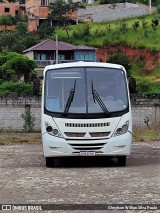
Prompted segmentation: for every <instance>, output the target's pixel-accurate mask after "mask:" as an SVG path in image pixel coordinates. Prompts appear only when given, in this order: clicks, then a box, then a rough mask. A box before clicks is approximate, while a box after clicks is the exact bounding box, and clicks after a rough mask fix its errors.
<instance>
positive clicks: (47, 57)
mask: <svg viewBox="0 0 160 213" xmlns="http://www.w3.org/2000/svg"><path fill="white" fill-rule="evenodd" d="M96 51H97V48H95V47H88V46H84V45H78V46H76V45H73V44H69V43H67V42H63V41H53V40H49V39H47V40H45V41H42V42H41V43H39V44H37V45H35V46H33V47H30V48H28V49H27V50H25V51H23V53H24V55H26V56H27V57H28V58H30V59H31V60H34V61H36V63H37V65H38V70H43V69H44V67H45V66H46V65H49V64H55V63H56V62H58V63H65V62H73V61H96V60H97V57H96Z"/></svg>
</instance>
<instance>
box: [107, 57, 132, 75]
mask: <svg viewBox="0 0 160 213" xmlns="http://www.w3.org/2000/svg"><path fill="white" fill-rule="evenodd" d="M107 62H108V63H114V64H120V65H122V66H124V67H125V69H126V72H127V75H128V76H129V75H130V68H131V65H130V61H129V58H128V57H127V56H126V55H124V54H122V53H115V54H114V55H112V56H110V58H109V60H108V61H107Z"/></svg>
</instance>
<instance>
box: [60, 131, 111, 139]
mask: <svg viewBox="0 0 160 213" xmlns="http://www.w3.org/2000/svg"><path fill="white" fill-rule="evenodd" d="M64 133H65V135H66V136H67V137H71V138H72V137H77V138H79V137H84V136H85V134H86V133H85V132H64ZM110 133H111V132H89V134H90V136H91V137H107V136H108V135H109V134H110Z"/></svg>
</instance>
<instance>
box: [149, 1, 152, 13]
mask: <svg viewBox="0 0 160 213" xmlns="http://www.w3.org/2000/svg"><path fill="white" fill-rule="evenodd" d="M151 1H152V0H149V12H150V14H151V13H152V3H151Z"/></svg>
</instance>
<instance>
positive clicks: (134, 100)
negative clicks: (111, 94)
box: [0, 94, 160, 131]
mask: <svg viewBox="0 0 160 213" xmlns="http://www.w3.org/2000/svg"><path fill="white" fill-rule="evenodd" d="M131 104H132V116H133V126H138V127H144V126H145V125H146V124H145V122H144V119H146V118H148V119H149V125H150V126H152V125H160V96H146V95H137V94H134V95H132V96H131ZM28 109H29V110H30V112H31V114H32V115H33V116H34V117H35V126H34V128H33V129H34V130H35V131H40V121H41V98H36V97H18V98H9V97H1V98H0V112H1V113H0V130H1V131H2V130H4V131H23V125H24V119H23V118H22V117H21V115H22V113H23V114H24V113H25V112H26V111H27V110H28Z"/></svg>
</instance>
